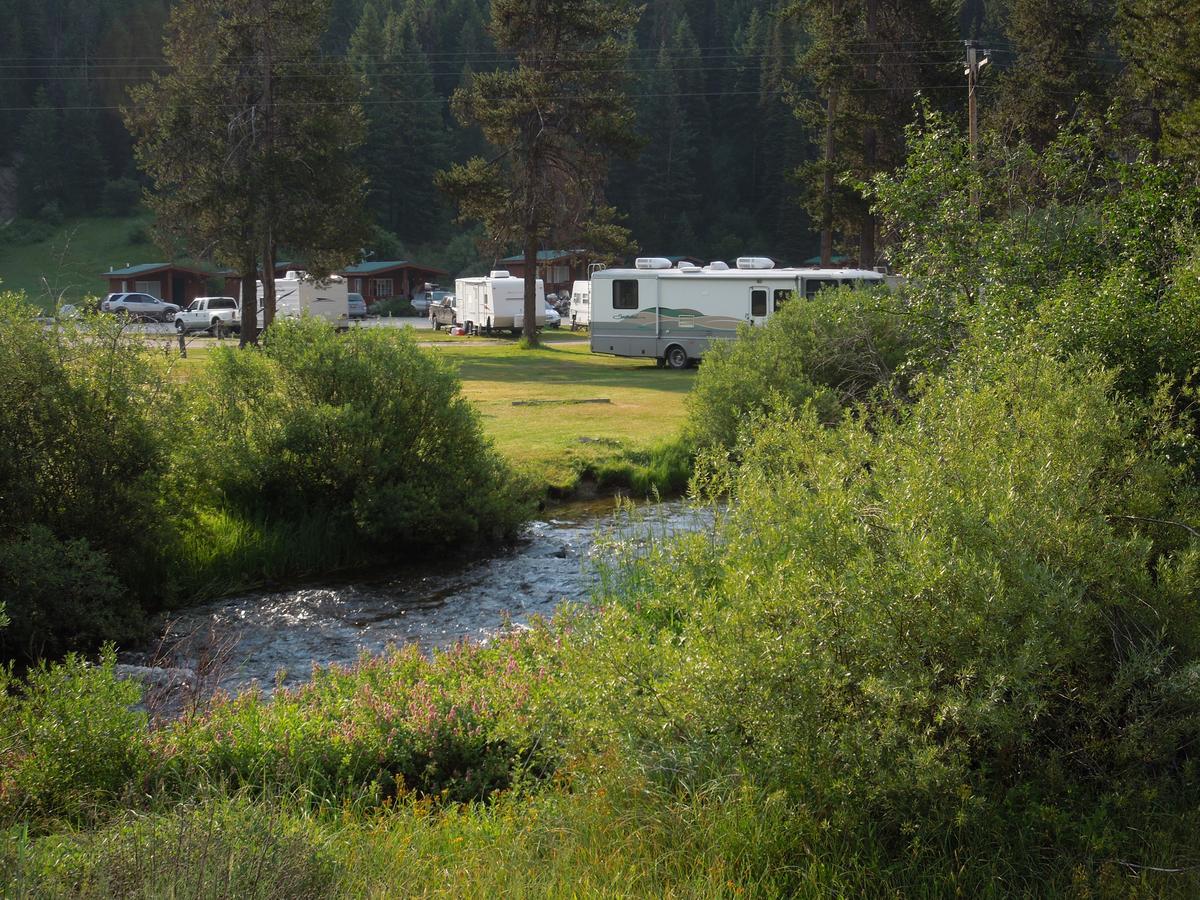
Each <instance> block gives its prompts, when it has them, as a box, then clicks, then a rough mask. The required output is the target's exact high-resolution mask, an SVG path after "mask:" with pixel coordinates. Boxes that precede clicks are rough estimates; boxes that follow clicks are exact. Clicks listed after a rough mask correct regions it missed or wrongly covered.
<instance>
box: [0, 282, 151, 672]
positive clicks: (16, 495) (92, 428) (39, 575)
mask: <svg viewBox="0 0 1200 900" xmlns="http://www.w3.org/2000/svg"><path fill="white" fill-rule="evenodd" d="M0 371H2V372H4V378H3V379H2V380H0V446H3V447H4V450H5V452H4V453H3V454H0V545H8V544H10V543H11V544H13V546H12V547H8V548H7V549H5V550H4V551H3V552H2V553H0V556H2V557H3V560H4V566H5V575H4V577H5V579H6V582H7V583H6V586H7V589H8V590H9V591H10V592H11V593H10V597H9V599H10V606H9V615H10V616H11V617H13V619H14V623H13V626H12V630H13V633H14V634H21V635H22V637H21V638H20V639H17V640H16V641H15V643H17V644H23V645H25V646H26V649H28V650H35V651H36V649H37V645H39V644H41V643H42V642H43V641H45V642H46V644H45V647H46V648H47V649H49V648H50V647H53V646H59V647H62V646H66V645H65V644H62V642H61V641H60V640H59V639H58V638H56V637H55V636H54V634H53V633H52V632H54V631H55V630H58V629H61V631H62V633H63V634H69V633H75V634H78V635H80V636H81V637H82V636H83V635H85V634H86V635H90V636H91V637H93V638H97V639H104V638H118V637H125V636H127V634H128V629H127V628H126V627H125V625H127V624H128V623H129V621H130V619H129V617H128V616H127V615H126V612H127V611H128V609H121V610H118V609H116V608H114V609H113V610H112V611H111V612H112V615H109V614H108V613H105V612H100V611H96V612H95V613H94V614H88V615H87V616H86V618H85V619H84V620H82V621H78V622H77V621H69V620H67V619H63V618H58V617H56V616H55V615H47V613H49V612H50V608H49V607H45V606H44V605H43V604H45V603H47V602H50V595H51V594H53V593H55V592H59V591H65V592H66V594H65V595H64V596H63V597H62V598H60V600H56V601H53V602H55V603H60V602H61V605H60V606H58V607H57V609H58V610H59V611H64V612H65V611H66V610H67V609H70V608H72V605H74V606H75V607H76V608H78V607H80V606H81V605H87V604H89V603H90V602H91V601H93V600H97V601H98V600H102V599H106V600H116V599H117V597H118V591H117V590H116V587H115V585H114V584H113V583H112V582H111V581H110V580H109V579H108V578H107V576H105V577H99V578H98V579H97V580H96V582H95V584H94V586H92V587H89V586H87V585H86V584H84V582H85V581H86V580H87V579H89V578H91V577H92V576H94V575H95V576H99V575H101V574H102V573H103V572H104V571H105V569H106V568H108V569H110V570H111V572H112V574H113V575H115V576H116V578H117V579H119V581H120V583H121V585H123V586H124V587H125V588H126V590H127V591H129V592H130V593H131V594H132V600H131V601H127V600H125V599H124V598H122V599H121V604H122V606H124V605H125V604H127V603H128V604H129V606H130V607H136V604H137V601H139V600H140V601H147V600H149V599H150V598H152V597H154V596H155V595H156V594H158V593H159V592H160V591H161V589H162V587H163V581H164V580H165V578H164V571H163V568H162V563H163V560H164V557H165V555H166V552H167V551H168V550H169V548H170V547H171V545H172V543H173V541H174V537H173V534H174V532H173V528H172V525H171V522H170V519H169V517H168V516H166V515H164V514H163V511H162V505H161V500H162V476H163V474H164V472H165V471H166V465H167V458H166V453H165V442H164V439H163V438H164V435H163V430H162V425H161V421H162V418H163V412H164V410H165V409H166V404H165V403H163V401H164V400H165V399H166V394H165V392H164V387H163V385H162V382H161V380H160V377H159V375H158V374H157V373H156V371H155V369H154V368H153V366H152V364H151V361H150V359H149V356H148V354H146V353H145V352H144V351H143V350H142V349H141V348H140V346H139V345H137V344H136V343H134V339H133V338H132V337H130V336H129V335H128V334H126V333H124V332H122V331H121V329H120V327H119V325H118V324H117V323H115V322H113V321H111V317H103V318H97V319H86V320H83V321H80V322H75V321H67V322H61V323H59V324H57V325H56V326H54V327H53V328H46V327H44V326H43V325H41V324H40V323H39V322H37V321H36V320H35V319H34V317H33V308H32V307H30V306H29V305H27V304H26V303H25V302H24V300H23V298H22V297H21V296H19V295H16V294H12V293H2V294H0ZM31 527H36V528H38V529H39V530H38V531H37V537H36V538H34V537H32V535H33V532H30V531H29V528H31ZM80 541H83V542H86V546H85V545H84V544H81V543H78V542H80ZM39 544H41V545H42V548H43V549H39V546H38V545H39ZM51 548H54V549H53V550H52V549H51ZM43 550H44V552H43ZM39 553H41V554H42V556H41V557H40V559H41V563H35V557H36V556H37V554H39ZM42 563H45V564H46V565H50V564H52V563H53V564H60V563H61V564H63V565H65V566H66V569H65V570H64V571H63V572H62V573H60V576H61V577H59V576H56V575H55V574H54V573H51V572H42V571H39V570H38V569H39V566H40V565H41V564H42ZM18 573H21V574H20V577H21V578H22V579H28V580H27V581H18V580H16V579H17V575H18ZM56 578H58V580H57V581H56V580H55V579H56ZM39 605H43V606H42V612H41V613H40V615H41V616H42V618H41V624H40V625H35V624H34V623H32V622H31V621H23V618H24V617H25V616H26V614H34V613H36V612H37V609H36V607H37V606H39ZM109 625H111V626H112V627H114V629H115V630H114V631H111V632H110V631H106V627H107V626H109ZM46 626H49V628H50V632H47V631H46ZM35 635H40V637H35ZM29 640H31V641H32V642H33V643H32V644H26V642H27V641H29ZM5 643H6V645H7V647H6V649H10V650H15V649H18V648H16V647H15V646H14V641H11V640H5Z"/></svg>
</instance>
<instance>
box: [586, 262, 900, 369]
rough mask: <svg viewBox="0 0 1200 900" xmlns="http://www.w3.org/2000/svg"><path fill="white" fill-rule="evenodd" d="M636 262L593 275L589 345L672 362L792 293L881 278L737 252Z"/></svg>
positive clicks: (755, 321) (761, 320)
mask: <svg viewBox="0 0 1200 900" xmlns="http://www.w3.org/2000/svg"><path fill="white" fill-rule="evenodd" d="M635 265H636V268H633V269H605V270H603V271H600V272H596V273H595V274H593V275H592V290H591V332H592V334H591V348H592V352H594V353H611V354H612V355H614V356H640V357H645V358H648V359H656V360H658V362H659V364H660V365H663V364H665V365H668V366H670V367H671V368H673V369H682V368H685V367H686V366H687V365H688V364H689V363H690V362H692V361H693V360H697V359H700V358H701V357H702V356H703V355H704V351H705V350H707V349H708V346H709V344H711V343H712V342H713V341H720V340H732V339H733V338H735V337H737V330H738V327H739V326H741V325H743V324H745V325H762V324H765V323H766V321H767V320H768V319H769V318H770V317H771V316H772V315H773V314H774V313H775V311H776V310H778V309H779V308H780V307H782V306H783V304H785V303H787V302H789V301H790V300H792V298H794V297H800V298H808V299H811V298H812V297H813V296H815V295H816V293H817V291H819V290H821V289H822V288H827V287H837V286H838V285H861V284H880V285H882V284H883V283H884V276H883V275H881V274H879V273H878V272H872V271H868V270H866V269H776V268H775V263H774V262H773V261H772V260H770V259H765V258H762V257H752V256H751V257H742V258H740V259H738V261H737V267H736V268H730V267H729V266H728V265H726V264H725V263H722V262H714V263H712V264H710V265H707V266H703V267H701V266H693V265H687V264H684V263H681V264H680V265H679V267H678V268H672V267H671V262H670V260H667V259H661V258H656V257H652V258H644V259H638V260H637V262H636V263H635Z"/></svg>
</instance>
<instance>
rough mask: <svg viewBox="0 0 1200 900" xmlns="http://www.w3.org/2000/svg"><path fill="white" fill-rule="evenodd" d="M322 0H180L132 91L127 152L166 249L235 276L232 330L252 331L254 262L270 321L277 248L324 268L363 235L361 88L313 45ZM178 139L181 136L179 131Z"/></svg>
mask: <svg viewBox="0 0 1200 900" xmlns="http://www.w3.org/2000/svg"><path fill="white" fill-rule="evenodd" d="M328 9H329V6H328V0H182V2H180V3H179V4H178V5H177V6H176V7H175V10H174V12H173V13H172V17H171V26H170V29H169V30H168V34H167V38H166V43H165V50H166V57H167V61H168V64H169V68H168V71H167V72H166V73H165V74H156V75H155V76H154V77H153V78H152V79H151V80H150V82H149V83H147V84H145V85H143V86H141V87H139V88H137V89H135V90H134V91H133V92H132V94H131V99H132V105H131V106H130V108H129V109H128V110H127V111H126V115H127V120H128V122H129V126H130V129H131V130H132V131H133V132H134V134H135V135H136V136H137V141H138V142H137V155H138V160H139V162H140V163H141V165H142V167H143V169H144V170H145V171H146V173H147V174H148V175H149V176H150V177H151V179H152V180H153V182H154V185H155V188H156V190H155V191H154V193H153V194H151V196H150V202H151V204H152V205H153V207H154V209H155V211H156V212H157V213H158V225H159V233H160V237H162V238H163V239H164V243H165V244H166V245H167V246H168V247H182V248H184V249H187V250H189V251H190V252H191V253H193V254H195V255H212V256H215V257H216V258H217V259H219V260H221V261H223V262H227V263H229V264H231V265H234V266H235V267H237V268H238V269H239V271H240V272H241V273H242V279H243V285H242V304H243V306H242V311H243V316H242V318H243V340H252V339H253V338H254V327H253V323H254V322H255V318H256V317H255V314H254V311H255V307H256V298H255V294H254V281H255V270H256V268H257V267H256V266H255V261H256V258H257V259H258V260H261V267H262V272H263V273H264V276H265V277H264V278H263V287H264V307H265V316H264V321H265V322H266V324H268V325H269V324H270V322H271V317H272V314H273V312H274V310H273V308H272V299H273V288H274V280H273V278H272V274H273V272H274V268H275V254H276V248H277V246H283V247H286V248H288V249H289V250H290V251H291V252H292V253H295V254H297V255H299V256H300V257H301V258H303V259H305V260H306V262H307V265H308V268H309V270H310V271H312V272H313V273H314V274H324V273H326V272H329V271H331V270H332V269H334V268H337V267H339V266H341V265H344V264H346V263H349V262H351V261H353V260H354V259H355V258H356V257H357V255H358V252H359V249H360V248H361V247H362V245H363V243H364V241H365V238H366V222H365V219H364V218H363V215H362V206H363V177H362V174H361V172H360V170H359V169H358V168H357V166H356V165H354V164H353V160H352V154H353V152H354V150H355V149H356V148H357V146H358V144H359V143H360V141H361V134H362V118H361V110H360V108H359V106H358V85H357V84H356V82H355V80H354V78H353V75H352V74H351V73H350V71H349V69H348V68H346V67H345V66H344V65H343V64H342V63H340V62H337V61H333V60H327V59H322V57H321V55H320V53H319V51H318V43H319V40H320V37H321V34H322V32H323V30H324V27H325V23H326V17H327V15H328ZM180 135H186V136H187V138H186V140H180V139H179V136H180Z"/></svg>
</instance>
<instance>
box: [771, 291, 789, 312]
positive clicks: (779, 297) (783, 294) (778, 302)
mask: <svg viewBox="0 0 1200 900" xmlns="http://www.w3.org/2000/svg"><path fill="white" fill-rule="evenodd" d="M792 293H793V291H790V290H788V289H786V288H776V289H775V312H779V310H781V309H782V308H783V304H785V303H787V302H788V301H789V300H791V299H792Z"/></svg>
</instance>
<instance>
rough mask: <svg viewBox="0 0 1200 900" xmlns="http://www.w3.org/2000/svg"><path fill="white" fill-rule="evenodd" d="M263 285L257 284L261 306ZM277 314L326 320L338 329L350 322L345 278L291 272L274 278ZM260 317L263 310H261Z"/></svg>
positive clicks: (347, 325) (279, 315) (280, 316)
mask: <svg viewBox="0 0 1200 900" xmlns="http://www.w3.org/2000/svg"><path fill="white" fill-rule="evenodd" d="M262 299H263V286H262V282H261V281H260V282H259V283H258V303H259V309H260V310H261V309H262ZM275 315H276V316H277V317H278V318H281V319H283V318H289V319H298V318H300V317H301V316H314V317H316V318H320V319H325V320H327V321H329V322H330V323H332V324H333V325H334V326H336V327H337V328H348V327H349V325H350V299H349V292H348V291H347V290H346V279H345V278H342V277H341V276H340V275H331V276H330V277H329V278H327V279H323V280H320V281H318V280H316V279H313V278H309V276H308V274H307V273H305V272H297V271H288V272H287V273H286V274H285V275H284V276H283V278H276V279H275ZM260 317H261V313H260Z"/></svg>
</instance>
